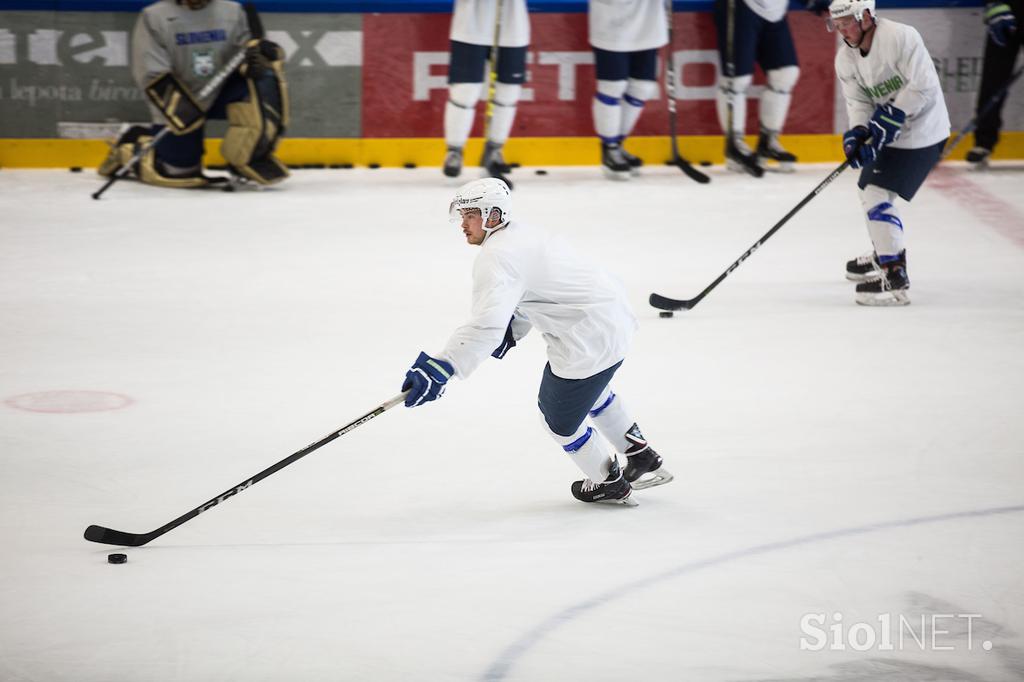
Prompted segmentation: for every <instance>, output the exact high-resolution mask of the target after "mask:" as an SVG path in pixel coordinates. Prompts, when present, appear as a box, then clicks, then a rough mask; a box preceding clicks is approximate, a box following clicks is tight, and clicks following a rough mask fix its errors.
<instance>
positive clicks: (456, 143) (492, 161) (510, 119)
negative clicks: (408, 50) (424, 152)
mask: <svg viewBox="0 0 1024 682" xmlns="http://www.w3.org/2000/svg"><path fill="white" fill-rule="evenodd" d="M495 11H496V4H495V3H494V2H492V1H491V0H459V1H458V2H456V3H455V7H454V12H453V13H452V25H451V30H450V33H449V37H450V40H451V48H450V53H449V64H448V102H447V103H446V104H445V109H444V137H445V144H446V145H447V152H446V153H445V159H444V165H443V172H444V174H445V175H446V176H447V177H450V178H456V177H458V176H459V175H461V174H462V166H463V148H464V147H465V145H466V140H468V139H469V133H470V131H471V130H472V129H473V121H474V119H475V118H476V107H477V102H478V101H479V100H480V99H481V98H483V99H485V100H487V102H488V110H487V112H486V114H485V116H486V118H485V121H484V124H485V125H484V136H485V141H484V151H483V154H482V155H481V157H480V166H481V167H482V168H483V169H484V173H485V174H486V175H490V176H496V177H499V176H505V175H507V174H508V173H509V172H510V171H511V167H510V166H509V165H508V164H507V163H506V162H505V156H504V153H503V148H504V146H505V142H506V141H507V140H508V137H509V134H510V133H511V131H512V124H513V123H514V122H515V117H516V108H517V106H518V104H519V97H520V95H521V94H522V90H523V83H524V82H526V49H527V47H528V45H529V42H530V25H529V20H528V17H527V13H526V3H525V0H507V1H506V2H504V3H503V4H502V17H501V19H502V20H501V25H500V35H499V36H498V45H499V47H498V49H497V53H495V50H494V47H495V46H494V44H493V39H494V34H495V20H496V17H495ZM495 62H496V63H495ZM488 65H490V70H491V71H493V72H494V73H493V78H494V92H493V93H490V92H487V90H488V84H489V83H490V82H491V78H492V74H490V73H487V67H488Z"/></svg>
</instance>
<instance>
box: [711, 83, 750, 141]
mask: <svg viewBox="0 0 1024 682" xmlns="http://www.w3.org/2000/svg"><path fill="white" fill-rule="evenodd" d="M753 79H754V77H753V76H751V75H749V74H748V75H746V76H736V77H735V78H726V77H725V76H722V77H721V79H719V81H718V90H717V91H716V92H715V108H716V109H717V111H718V123H719V125H721V126H722V132H723V133H725V134H727V135H728V134H731V133H735V134H739V135H742V134H743V131H744V130H745V129H746V127H747V88H749V87H750V83H751V81H752V80H753ZM729 102H732V130H731V131H730V130H729V123H728V121H729Z"/></svg>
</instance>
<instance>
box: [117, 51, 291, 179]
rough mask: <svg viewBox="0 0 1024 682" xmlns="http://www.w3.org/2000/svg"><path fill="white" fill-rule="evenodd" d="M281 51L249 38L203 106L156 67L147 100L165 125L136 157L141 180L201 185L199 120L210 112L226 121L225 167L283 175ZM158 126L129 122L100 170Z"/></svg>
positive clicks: (256, 175)
mask: <svg viewBox="0 0 1024 682" xmlns="http://www.w3.org/2000/svg"><path fill="white" fill-rule="evenodd" d="M283 61H284V51H283V50H282V49H281V48H280V47H279V46H278V45H276V44H274V43H272V42H270V41H267V40H259V39H253V40H251V41H249V44H248V45H247V49H246V61H245V62H243V63H242V65H241V66H240V68H239V69H238V71H237V72H236V73H235V74H233V75H232V76H231V77H229V78H228V80H227V81H226V83H225V85H224V88H223V89H222V90H221V92H220V94H219V95H218V96H217V98H216V99H215V100H214V102H213V104H212V105H211V106H210V108H209V110H205V109H204V108H203V106H202V105H201V103H200V102H199V100H198V98H197V97H195V96H194V95H193V94H192V93H191V92H190V91H189V89H188V88H187V87H186V86H185V85H184V84H183V83H182V82H181V81H180V80H179V79H178V78H177V77H176V76H175V75H174V74H172V73H170V72H167V73H164V74H161V75H160V76H158V77H157V78H155V79H153V81H152V82H150V84H149V85H148V86H147V87H146V95H147V96H148V97H149V100H150V102H152V103H153V105H154V106H155V107H156V108H158V109H159V110H160V112H161V113H162V114H163V116H164V118H165V119H166V121H167V123H168V125H169V127H170V128H171V133H172V134H171V135H165V136H164V138H163V139H161V140H160V141H159V142H158V143H157V144H156V145H155V146H154V147H153V148H151V149H149V150H148V151H147V152H146V154H144V155H143V157H142V158H141V159H140V161H139V164H138V166H137V167H136V169H135V172H136V175H137V177H138V178H139V179H140V180H142V181H143V182H145V183H148V184H153V185H159V186H163V187H186V188H187V187H204V186H206V185H208V184H209V182H210V181H209V179H208V178H206V177H205V176H204V175H203V174H202V155H203V139H204V126H205V123H206V121H207V120H208V119H215V120H224V119H226V120H227V122H228V129H227V132H226V133H225V135H224V140H223V142H222V143H221V147H220V151H221V154H222V155H223V156H224V159H225V160H226V161H227V162H228V165H229V166H230V167H231V169H232V170H233V171H234V172H235V173H237V174H238V175H241V176H243V177H246V178H248V179H249V180H252V181H254V182H256V183H259V184H261V185H271V184H274V183H277V182H280V181H281V180H284V179H285V178H286V177H288V169H287V167H286V166H285V165H284V164H283V163H282V162H281V161H280V160H279V159H278V158H277V157H276V156H274V150H275V148H276V147H277V142H278V140H280V138H281V136H282V135H283V134H284V131H285V129H286V127H287V125H288V120H289V102H288V86H287V81H286V80H285V76H284V69H283V68H282V64H283ZM159 129H160V126H159V125H154V126H153V129H148V128H146V127H144V126H132V127H131V128H129V129H128V130H127V131H125V132H124V133H122V134H121V136H120V137H119V138H118V140H117V141H116V142H115V143H114V145H113V149H111V152H110V154H109V155H108V157H107V159H106V160H105V161H104V162H103V164H102V165H101V166H100V168H99V173H100V174H101V175H104V176H108V177H109V176H110V175H112V174H113V173H115V172H116V171H117V169H118V168H120V167H121V166H122V165H124V164H125V163H127V162H128V160H129V159H130V158H131V157H132V155H133V154H134V153H135V152H137V151H138V149H139V148H140V147H142V146H145V144H146V143H147V142H148V141H149V140H150V139H151V137H152V135H154V134H155V133H156V132H157V131H158V130H159Z"/></svg>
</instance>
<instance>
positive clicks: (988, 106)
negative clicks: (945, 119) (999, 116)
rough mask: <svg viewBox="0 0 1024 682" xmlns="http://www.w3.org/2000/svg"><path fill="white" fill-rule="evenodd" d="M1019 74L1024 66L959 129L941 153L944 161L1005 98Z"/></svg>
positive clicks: (1023, 70)
mask: <svg viewBox="0 0 1024 682" xmlns="http://www.w3.org/2000/svg"><path fill="white" fill-rule="evenodd" d="M1021 73H1024V66H1022V67H1021V68H1019V69H1017V72H1016V73H1014V74H1013V75H1012V76H1010V79H1009V80H1008V81H1006V83H1004V84H1003V87H1001V88H999V90H997V91H996V92H995V94H993V95H992V96H991V97H989V99H988V101H987V102H985V106H983V107H982V108H981V111H979V112H978V114H977V115H976V116H975V117H974V118H972V119H971V120H970V122H969V123H968V124H967V125H965V126H964V127H963V128H961V129H960V132H958V133H957V134H956V137H954V138H953V139H952V140H950V141H949V144H947V145H946V149H945V150H944V151H943V152H942V159H945V158H946V157H947V156H949V155H950V154H951V153H952V151H953V150H954V149H955V148H956V146H957V145H958V144H960V140H962V139H963V138H965V137H967V135H969V134H970V133H972V132H974V129H975V128H977V127H978V121H979V120H980V119H982V118H984V117H985V115H986V114H987V113H988V112H990V111H991V110H992V109H993V108H994V107H995V106H996V105H997V104H998V103H999V101H1000V100H1001V99H1002V98H1003V97H1005V96H1006V93H1007V92H1009V90H1010V86H1011V85H1013V84H1014V82H1015V81H1016V80H1017V79H1018V78H1020V75H1021ZM940 160H941V159H940Z"/></svg>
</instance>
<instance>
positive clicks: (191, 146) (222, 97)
mask: <svg viewBox="0 0 1024 682" xmlns="http://www.w3.org/2000/svg"><path fill="white" fill-rule="evenodd" d="M248 97H249V85H248V83H247V82H246V80H245V79H244V78H242V77H241V76H240V75H239V74H238V73H237V72H236V73H233V74H231V76H230V77H229V78H228V79H227V80H226V81H225V82H224V87H223V88H221V90H220V93H219V94H218V95H217V99H215V100H214V101H213V105H212V106H211V107H210V110H209V111H208V112H206V120H208V121H209V120H214V121H223V120H227V117H228V109H227V107H228V105H229V104H231V103H232V102H241V101H242V100H244V99H246V98H248ZM205 127H206V126H205V125H202V126H199V127H198V128H196V129H195V130H193V131H192V132H190V133H186V134H184V135H164V137H163V139H161V140H160V141H159V142H157V144H156V156H157V158H158V159H160V160H161V161H163V162H165V163H169V164H171V165H172V166H177V167H179V168H191V167H192V166H195V165H196V164H198V163H201V162H202V159H203V139H204V138H205V136H206V135H205V130H204V128H205ZM161 128H163V126H162V125H157V126H154V127H153V133H154V134H156V133H157V132H158V131H159V130H160V129H161Z"/></svg>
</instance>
